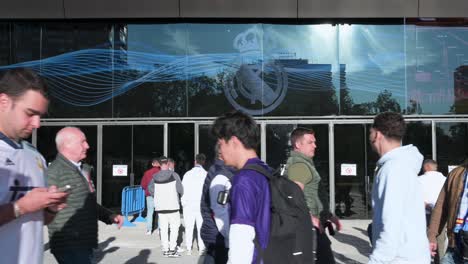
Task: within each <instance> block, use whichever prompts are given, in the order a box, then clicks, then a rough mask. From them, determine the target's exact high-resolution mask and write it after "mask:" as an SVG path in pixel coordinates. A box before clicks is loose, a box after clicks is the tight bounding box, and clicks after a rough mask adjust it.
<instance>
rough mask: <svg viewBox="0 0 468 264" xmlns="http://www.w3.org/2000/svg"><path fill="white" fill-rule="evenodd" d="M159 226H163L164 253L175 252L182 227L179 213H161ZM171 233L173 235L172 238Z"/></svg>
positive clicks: (162, 242)
mask: <svg viewBox="0 0 468 264" xmlns="http://www.w3.org/2000/svg"><path fill="white" fill-rule="evenodd" d="M159 224H160V226H161V229H160V231H161V244H162V248H163V251H167V250H175V249H176V246H177V236H178V235H179V227H180V214H179V212H175V213H159ZM169 231H170V233H171V235H170V237H169Z"/></svg>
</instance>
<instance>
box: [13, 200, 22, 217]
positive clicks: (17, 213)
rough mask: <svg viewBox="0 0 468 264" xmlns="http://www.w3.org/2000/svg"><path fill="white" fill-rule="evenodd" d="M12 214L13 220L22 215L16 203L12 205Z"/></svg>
mask: <svg viewBox="0 0 468 264" xmlns="http://www.w3.org/2000/svg"><path fill="white" fill-rule="evenodd" d="M13 212H14V213H15V218H18V217H20V216H21V215H22V213H21V209H20V207H19V205H18V203H17V202H14V203H13Z"/></svg>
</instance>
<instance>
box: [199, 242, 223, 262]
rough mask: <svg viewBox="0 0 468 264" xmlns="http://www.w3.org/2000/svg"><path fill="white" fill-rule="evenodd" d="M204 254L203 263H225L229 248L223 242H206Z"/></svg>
mask: <svg viewBox="0 0 468 264" xmlns="http://www.w3.org/2000/svg"><path fill="white" fill-rule="evenodd" d="M205 247H206V256H205V261H204V263H203V264H226V263H227V261H228V252H229V249H228V248H226V247H225V246H224V243H210V244H206V245H205Z"/></svg>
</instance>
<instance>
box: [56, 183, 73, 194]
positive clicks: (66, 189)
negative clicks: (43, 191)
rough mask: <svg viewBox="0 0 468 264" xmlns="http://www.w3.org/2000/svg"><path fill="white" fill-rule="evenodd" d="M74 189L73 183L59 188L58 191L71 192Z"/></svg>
mask: <svg viewBox="0 0 468 264" xmlns="http://www.w3.org/2000/svg"><path fill="white" fill-rule="evenodd" d="M71 189H72V187H71V185H68V184H67V185H65V186H63V187H60V188H58V190H57V192H70V191H71Z"/></svg>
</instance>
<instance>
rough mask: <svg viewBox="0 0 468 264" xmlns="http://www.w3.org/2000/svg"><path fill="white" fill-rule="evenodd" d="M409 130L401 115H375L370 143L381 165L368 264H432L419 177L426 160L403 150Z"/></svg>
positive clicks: (375, 188) (409, 148)
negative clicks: (406, 132) (423, 162)
mask: <svg viewBox="0 0 468 264" xmlns="http://www.w3.org/2000/svg"><path fill="white" fill-rule="evenodd" d="M405 130H406V124H405V120H404V119H403V116H401V115H400V114H398V113H393V112H385V113H381V114H379V115H377V116H376V117H375V119H374V123H373V124H372V127H371V129H370V134H369V141H370V144H371V146H372V148H373V149H374V151H375V152H377V154H379V156H380V159H379V160H378V161H377V167H376V170H375V176H374V185H373V189H372V207H373V209H374V215H373V218H372V221H373V223H372V246H373V249H372V254H371V255H370V257H369V264H376V263H393V264H410V263H411V264H427V263H430V261H431V259H430V252H429V242H428V239H427V236H426V219H425V210H424V201H423V195H422V188H421V185H420V183H419V182H418V172H419V169H420V168H421V164H422V160H423V156H422V155H421V153H419V151H418V149H417V148H416V147H415V146H413V145H406V146H402V139H403V136H404V135H405Z"/></svg>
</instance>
